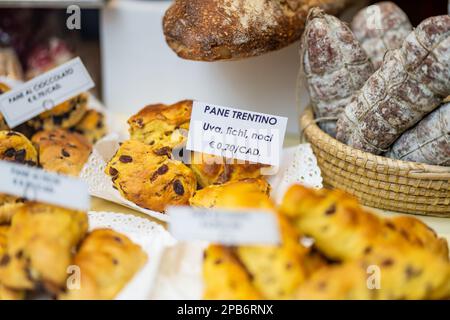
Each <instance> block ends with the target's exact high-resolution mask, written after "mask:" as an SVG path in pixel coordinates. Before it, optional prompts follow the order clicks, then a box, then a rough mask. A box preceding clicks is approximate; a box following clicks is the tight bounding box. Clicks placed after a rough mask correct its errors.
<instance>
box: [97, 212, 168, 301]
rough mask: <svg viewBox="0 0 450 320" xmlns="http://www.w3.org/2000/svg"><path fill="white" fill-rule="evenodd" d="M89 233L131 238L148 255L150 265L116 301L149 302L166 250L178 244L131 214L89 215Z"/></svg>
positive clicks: (147, 264)
mask: <svg viewBox="0 0 450 320" xmlns="http://www.w3.org/2000/svg"><path fill="white" fill-rule="evenodd" d="M88 216H89V226H90V229H91V230H93V229H98V228H109V229H113V230H115V231H117V232H120V233H122V234H124V235H126V236H127V237H129V238H130V239H131V240H132V241H133V242H135V243H137V244H139V245H140V246H141V247H142V249H143V250H144V251H145V252H146V253H147V257H148V261H147V263H146V264H145V265H144V266H143V267H142V269H141V270H140V271H139V272H138V273H137V274H136V275H135V276H134V277H133V279H132V280H131V281H130V282H129V283H128V284H127V285H126V286H125V288H124V289H123V290H122V291H121V292H120V293H119V295H118V296H117V297H116V299H117V300H146V299H149V298H150V295H151V292H152V289H153V287H154V284H155V279H156V276H157V273H158V269H159V264H160V261H161V257H162V254H163V252H164V249H165V248H166V247H167V246H172V245H174V244H175V240H174V239H173V238H172V236H170V234H169V233H168V232H167V231H166V230H165V229H164V228H163V227H162V226H161V225H159V224H157V223H155V222H152V221H150V220H148V219H145V218H141V217H136V216H133V215H130V214H123V213H114V212H96V211H91V212H89V213H88Z"/></svg>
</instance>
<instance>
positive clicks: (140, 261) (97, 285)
mask: <svg viewBox="0 0 450 320" xmlns="http://www.w3.org/2000/svg"><path fill="white" fill-rule="evenodd" d="M146 260H147V255H146V254H145V252H144V251H143V250H142V249H141V247H139V246H138V245H136V244H135V243H133V242H132V241H131V240H130V239H128V237H126V236H124V235H123V234H120V233H118V232H116V231H113V230H111V229H96V230H94V231H92V232H91V233H90V234H88V236H87V237H86V238H85V239H84V240H83V242H82V243H81V246H80V249H79V250H78V252H77V254H76V255H75V257H74V265H76V266H78V267H79V268H80V273H81V280H80V288H79V289H74V290H70V288H68V289H67V290H66V292H65V293H63V294H62V295H60V296H59V299H63V300H110V299H114V298H115V297H116V295H117V294H118V293H119V292H120V291H121V290H122V289H123V288H124V287H125V285H126V284H127V283H128V282H129V281H130V280H131V279H132V278H133V276H134V275H135V274H136V272H138V271H139V269H141V268H142V266H143V265H144V263H145V262H146Z"/></svg>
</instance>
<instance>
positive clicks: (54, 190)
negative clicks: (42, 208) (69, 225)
mask: <svg viewBox="0 0 450 320" xmlns="http://www.w3.org/2000/svg"><path fill="white" fill-rule="evenodd" d="M0 176H1V177H2V178H1V180H0V192H1V193H7V194H10V195H14V196H17V197H22V198H26V199H28V200H30V201H39V202H45V203H50V204H53V205H57V206H60V207H65V208H69V209H74V210H81V211H88V210H90V197H89V193H88V187H87V185H86V183H85V182H83V181H81V180H80V179H76V178H72V177H68V176H62V175H58V174H55V173H50V172H46V171H44V170H42V169H38V168H33V167H29V166H24V165H20V164H15V163H10V162H6V161H0Z"/></svg>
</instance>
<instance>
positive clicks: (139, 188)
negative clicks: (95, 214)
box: [105, 140, 197, 212]
mask: <svg viewBox="0 0 450 320" xmlns="http://www.w3.org/2000/svg"><path fill="white" fill-rule="evenodd" d="M105 173H106V174H108V175H109V176H111V178H112V181H113V184H114V187H115V188H117V189H118V190H119V192H120V193H121V194H122V196H123V197H124V198H126V199H128V200H130V201H131V202H134V203H135V204H137V205H138V206H140V207H143V208H146V209H150V210H154V211H159V212H163V211H164V210H165V208H166V206H168V205H186V204H188V202H189V198H190V197H191V196H192V195H193V194H194V191H195V190H196V189H197V181H196V180H195V176H194V174H193V173H192V171H191V169H189V168H188V167H187V166H185V165H184V164H183V163H182V162H180V161H176V160H172V159H171V158H170V150H169V148H167V147H163V148H161V149H154V148H153V147H152V146H149V145H147V144H144V143H142V142H139V141H136V140H128V141H125V142H124V143H123V144H122V145H121V146H120V148H119V149H118V150H117V153H116V155H115V156H114V157H113V158H112V159H111V160H110V162H109V163H108V165H107V167H106V170H105Z"/></svg>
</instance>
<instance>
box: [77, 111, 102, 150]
mask: <svg viewBox="0 0 450 320" xmlns="http://www.w3.org/2000/svg"><path fill="white" fill-rule="evenodd" d="M72 130H73V131H75V132H77V133H79V134H81V135H83V136H84V137H85V138H86V139H87V140H88V141H89V142H90V143H92V144H94V143H96V142H97V141H98V140H100V139H101V138H102V137H103V136H104V135H105V134H106V131H107V128H106V124H105V116H104V114H103V113H101V112H99V111H97V110H93V109H91V110H88V111H87V112H86V114H85V115H84V117H83V119H81V121H80V122H79V123H77V125H76V126H75V127H73V128H72Z"/></svg>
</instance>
